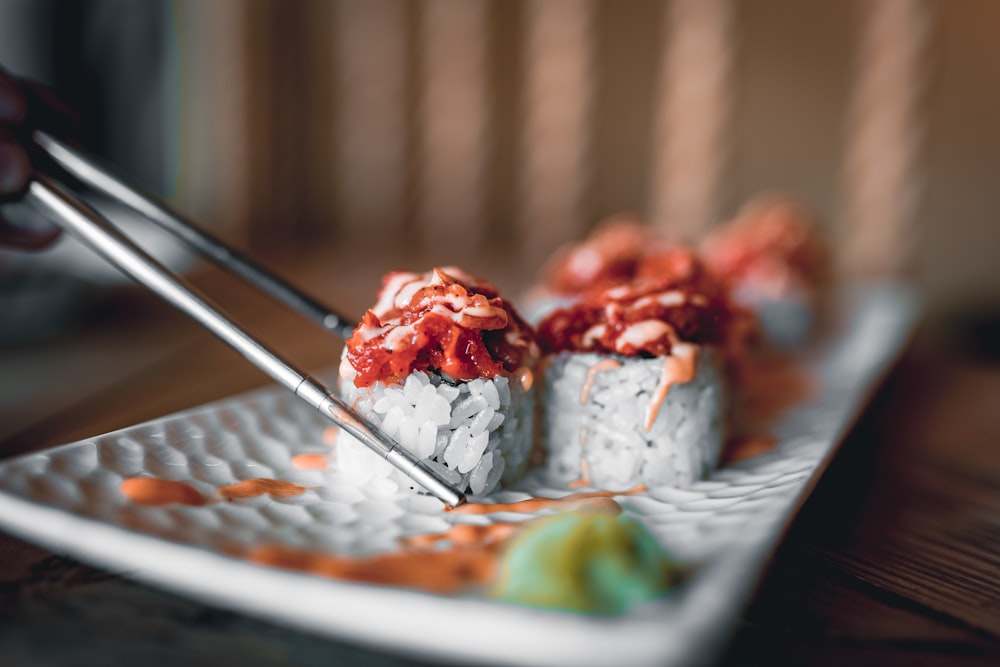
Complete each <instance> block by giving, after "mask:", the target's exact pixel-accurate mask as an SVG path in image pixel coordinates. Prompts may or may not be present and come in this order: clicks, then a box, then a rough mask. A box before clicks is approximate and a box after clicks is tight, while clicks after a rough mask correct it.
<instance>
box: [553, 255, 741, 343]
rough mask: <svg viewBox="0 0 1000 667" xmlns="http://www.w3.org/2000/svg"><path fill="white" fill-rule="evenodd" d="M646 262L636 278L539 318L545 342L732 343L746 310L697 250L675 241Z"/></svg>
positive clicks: (596, 290) (598, 289)
mask: <svg viewBox="0 0 1000 667" xmlns="http://www.w3.org/2000/svg"><path fill="white" fill-rule="evenodd" d="M647 262H648V263H644V266H643V267H642V269H641V270H638V271H637V273H638V275H637V277H636V278H634V279H633V280H631V281H630V282H628V283H624V284H619V285H613V286H611V287H606V286H598V287H595V288H593V289H591V290H588V291H587V292H585V293H584V294H582V295H581V297H580V298H579V299H578V300H577V301H576V302H575V303H573V304H572V305H570V306H567V307H565V308H559V309H556V310H554V311H553V312H552V313H550V314H549V315H548V316H547V317H546V318H545V319H544V320H542V322H541V323H540V324H539V325H538V339H539V343H540V344H541V346H542V349H543V350H544V351H545V352H547V353H554V352H560V351H569V352H599V353H604V354H620V355H624V356H644V357H650V356H652V357H658V356H664V355H668V354H670V351H671V348H673V347H674V346H675V345H676V344H677V343H679V342H681V341H683V342H688V343H699V344H714V345H722V346H725V347H728V346H729V344H730V342H731V336H732V333H733V331H734V328H740V327H734V326H733V325H734V324H736V323H737V322H738V321H740V320H741V319H742V318H744V317H745V314H744V313H743V312H742V311H741V310H740V309H739V308H737V307H736V306H734V305H733V304H732V303H731V302H730V300H729V297H728V293H727V291H726V289H725V287H724V286H723V285H722V284H721V283H720V282H719V281H718V280H716V279H715V278H713V277H712V276H711V274H709V273H708V271H707V270H706V269H705V267H704V266H703V265H702V264H701V262H700V261H699V260H698V259H697V257H695V255H694V253H693V252H692V251H690V250H688V249H684V248H677V247H674V248H670V249H667V250H663V251H661V252H660V253H658V254H656V255H654V256H651V257H649V258H648V259H647Z"/></svg>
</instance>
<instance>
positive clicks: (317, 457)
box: [292, 452, 330, 470]
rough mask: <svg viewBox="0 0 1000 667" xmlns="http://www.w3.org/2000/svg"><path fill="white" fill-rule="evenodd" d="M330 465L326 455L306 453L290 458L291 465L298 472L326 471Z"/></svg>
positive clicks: (328, 457)
mask: <svg viewBox="0 0 1000 667" xmlns="http://www.w3.org/2000/svg"><path fill="white" fill-rule="evenodd" d="M329 463H330V456H329V455H328V454H316V453H312V452H307V453H304V454H296V455H295V456H293V457H292V465H293V466H294V467H296V468H299V469H300V470H326V468H327V466H328V465H329Z"/></svg>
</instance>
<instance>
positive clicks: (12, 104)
mask: <svg viewBox="0 0 1000 667" xmlns="http://www.w3.org/2000/svg"><path fill="white" fill-rule="evenodd" d="M27 114H28V101H27V99H26V98H25V96H24V92H23V91H22V90H21V88H20V86H19V84H18V83H17V82H16V81H15V80H14V79H13V78H12V77H11V76H10V75H8V74H7V73H6V72H4V71H3V70H2V69H0V125H20V124H21V123H23V122H24V119H25V118H26V117H27Z"/></svg>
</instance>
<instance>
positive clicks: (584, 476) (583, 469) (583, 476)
mask: <svg viewBox="0 0 1000 667" xmlns="http://www.w3.org/2000/svg"><path fill="white" fill-rule="evenodd" d="M584 434H586V428H585V429H584ZM584 437H586V435H584ZM580 444H581V445H582V444H583V443H582V442H581V443H580ZM566 486H568V487H569V488H571V489H577V488H580V487H581V486H590V460H588V459H587V455H586V454H584V455H583V456H582V457H581V458H580V479H574V480H573V481H572V482H570V483H569V484H567V485H566Z"/></svg>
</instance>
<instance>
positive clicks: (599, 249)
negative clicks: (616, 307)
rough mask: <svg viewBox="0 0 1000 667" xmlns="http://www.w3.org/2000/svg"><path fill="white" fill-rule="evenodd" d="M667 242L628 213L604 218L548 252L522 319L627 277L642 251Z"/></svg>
mask: <svg viewBox="0 0 1000 667" xmlns="http://www.w3.org/2000/svg"><path fill="white" fill-rule="evenodd" d="M669 247H670V246H669V245H668V244H667V243H666V242H665V241H664V240H663V239H660V238H659V237H657V236H656V235H655V234H654V233H653V231H652V229H651V228H650V227H649V226H648V225H645V224H643V223H642V222H641V221H640V220H639V219H637V218H635V217H633V216H630V215H617V216H613V217H611V218H608V219H607V220H605V221H604V222H602V223H601V224H600V225H598V227H597V229H595V230H594V231H593V233H592V234H591V235H590V236H589V237H587V238H586V239H584V240H583V241H580V242H579V243H571V244H567V245H565V246H563V247H562V248H560V249H559V250H557V251H556V252H555V254H553V256H552V258H551V259H550V260H549V261H548V262H547V263H546V265H545V267H544V269H543V271H542V275H541V280H540V284H539V285H538V286H537V287H535V288H534V289H533V290H532V291H531V292H530V293H529V294H528V295H527V298H526V299H525V303H526V304H527V305H526V312H527V315H528V319H529V320H530V321H531V322H533V323H537V322H539V321H541V320H542V318H544V316H545V315H547V314H548V313H550V312H551V311H553V310H555V309H556V308H559V307H563V306H567V305H569V304H571V303H573V302H574V301H575V300H576V299H577V298H579V296H580V295H581V294H583V293H584V292H586V291H588V290H591V289H594V288H595V287H598V286H610V285H617V284H621V283H624V282H628V281H629V280H631V279H632V278H634V277H635V275H636V273H637V272H638V271H639V268H640V266H641V264H642V262H643V259H644V258H645V257H647V256H648V255H650V254H656V253H657V252H659V251H661V250H665V249H667V248H669Z"/></svg>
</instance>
